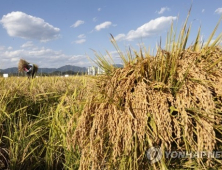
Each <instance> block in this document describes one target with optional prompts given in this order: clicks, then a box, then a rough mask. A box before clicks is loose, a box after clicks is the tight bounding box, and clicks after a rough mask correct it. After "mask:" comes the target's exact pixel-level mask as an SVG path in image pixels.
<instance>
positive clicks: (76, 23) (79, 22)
mask: <svg viewBox="0 0 222 170" xmlns="http://www.w3.org/2000/svg"><path fill="white" fill-rule="evenodd" d="M84 23H85V22H84V21H82V20H78V21H76V22H75V23H74V24H73V25H71V27H74V28H76V27H78V26H80V25H82V24H84Z"/></svg>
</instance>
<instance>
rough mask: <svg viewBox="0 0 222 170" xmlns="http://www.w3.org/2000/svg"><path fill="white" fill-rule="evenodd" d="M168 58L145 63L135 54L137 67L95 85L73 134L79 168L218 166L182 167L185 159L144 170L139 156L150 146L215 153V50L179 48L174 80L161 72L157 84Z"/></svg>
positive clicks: (218, 109) (221, 100)
mask: <svg viewBox="0 0 222 170" xmlns="http://www.w3.org/2000/svg"><path fill="white" fill-rule="evenodd" d="M171 55H174V54H172V53H170V52H166V51H164V50H159V51H158V52H157V56H156V57H151V56H149V55H147V56H146V57H145V58H144V57H143V53H141V56H138V57H137V62H136V63H134V64H133V63H131V64H129V65H128V66H125V67H124V68H123V69H116V70H115V71H114V72H113V74H112V75H111V76H110V75H106V76H103V77H101V78H100V79H99V80H98V86H99V89H100V92H99V93H98V94H96V95H94V96H93V97H92V99H91V102H89V103H88V104H87V106H86V107H85V109H84V110H83V112H82V115H81V117H80V119H79V122H78V125H77V128H76V131H75V134H74V136H73V141H75V143H74V146H75V145H78V146H79V149H80V151H81V159H80V169H152V168H153V169H159V168H166V167H168V168H170V167H171V168H176V167H177V168H182V167H186V168H189V167H190V168H191V167H195V166H196V167H198V166H199V167H205V166H206V167H207V166H208V167H210V166H214V167H218V166H221V163H220V162H218V161H217V160H216V159H207V160H206V159H200V160H197V159H193V160H192V164H189V163H190V162H189V161H190V159H188V158H187V159H177V160H176V162H175V161H172V160H167V159H164V158H163V159H162V160H161V161H160V162H158V163H156V164H150V162H149V160H148V159H147V158H146V151H147V150H148V149H149V148H150V147H151V146H160V147H161V150H162V151H169V150H174V151H175V150H183V151H184V150H186V151H188V152H189V151H213V150H220V149H222V147H221V146H222V145H221V140H220V138H221V133H220V131H221V129H222V128H221V123H222V119H221V114H222V62H221V56H222V49H221V47H213V48H208V47H205V48H202V49H201V50H200V51H199V52H196V51H195V50H194V49H193V48H192V47H190V48H188V49H186V50H182V51H181V52H180V53H179V54H178V57H177V59H176V62H175V63H176V64H177V65H176V69H175V72H174V74H171V75H170V74H168V72H167V71H166V72H165V74H163V73H162V74H163V75H165V76H167V75H168V77H167V78H166V79H165V78H164V79H161V80H163V81H157V79H158V77H157V73H160V70H158V69H159V68H158V67H157V65H158V64H159V63H160V62H162V64H161V65H162V66H164V68H162V70H167V67H168V66H169V63H168V61H169V60H168V59H167V58H169V57H170V56H171ZM162 56H164V57H162ZM162 59H163V60H162ZM213 63H214V64H213ZM162 77H164V76H162ZM194 162H195V163H194ZM206 162H207V163H208V164H206V165H204V164H205V163H206Z"/></svg>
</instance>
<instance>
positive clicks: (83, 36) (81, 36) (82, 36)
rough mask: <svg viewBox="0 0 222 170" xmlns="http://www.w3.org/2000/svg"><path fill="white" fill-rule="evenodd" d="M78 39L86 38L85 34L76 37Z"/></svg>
mask: <svg viewBox="0 0 222 170" xmlns="http://www.w3.org/2000/svg"><path fill="white" fill-rule="evenodd" d="M78 38H86V36H85V34H80V35H78Z"/></svg>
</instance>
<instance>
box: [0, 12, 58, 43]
mask: <svg viewBox="0 0 222 170" xmlns="http://www.w3.org/2000/svg"><path fill="white" fill-rule="evenodd" d="M0 22H1V23H2V25H3V27H4V28H5V29H6V31H7V33H8V35H9V36H11V37H20V38H24V39H36V40H40V41H43V42H45V41H49V40H53V39H57V38H58V37H59V31H60V29H59V28H56V27H54V26H52V25H50V24H49V23H47V22H45V21H44V20H43V19H41V18H37V17H34V16H31V15H27V14H26V13H23V12H20V11H17V12H11V13H8V14H7V15H3V17H2V19H1V21H0Z"/></svg>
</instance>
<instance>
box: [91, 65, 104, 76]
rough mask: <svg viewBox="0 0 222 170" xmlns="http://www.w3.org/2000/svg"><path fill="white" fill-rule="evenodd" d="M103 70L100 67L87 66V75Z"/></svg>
mask: <svg viewBox="0 0 222 170" xmlns="http://www.w3.org/2000/svg"><path fill="white" fill-rule="evenodd" d="M104 73H105V71H104V70H103V69H101V68H100V67H95V66H90V67H88V75H93V76H95V75H97V74H104Z"/></svg>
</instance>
